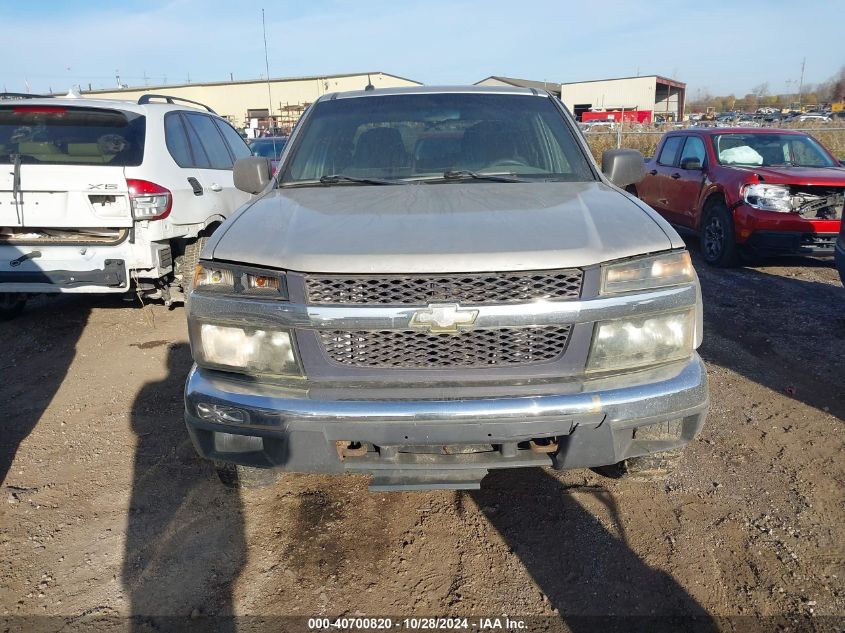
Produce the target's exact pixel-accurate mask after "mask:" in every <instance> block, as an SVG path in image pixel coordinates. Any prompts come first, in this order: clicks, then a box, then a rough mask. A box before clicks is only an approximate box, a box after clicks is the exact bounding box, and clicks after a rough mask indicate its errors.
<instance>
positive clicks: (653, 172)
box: [648, 169, 657, 176]
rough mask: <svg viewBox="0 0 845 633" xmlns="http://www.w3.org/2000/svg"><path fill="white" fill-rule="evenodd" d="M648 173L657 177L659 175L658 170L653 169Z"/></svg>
mask: <svg viewBox="0 0 845 633" xmlns="http://www.w3.org/2000/svg"><path fill="white" fill-rule="evenodd" d="M648 173H650V174H651V175H652V176H656V175H657V170H656V169H652V170H651V171H650V172H648Z"/></svg>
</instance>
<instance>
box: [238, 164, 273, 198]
mask: <svg viewBox="0 0 845 633" xmlns="http://www.w3.org/2000/svg"><path fill="white" fill-rule="evenodd" d="M272 169H273V167H272V164H271V162H270V159H269V158H262V157H260V156H248V157H247V158H241V159H239V160H236V161H235V168H234V173H233V174H232V177H233V179H234V181H235V187H237V188H238V189H240V190H241V191H246V192H247V193H252V194H258V193H261V192H262V191H264V188H265V187H266V186H267V185H268V184H270V180H271V179H272V178H273V171H272Z"/></svg>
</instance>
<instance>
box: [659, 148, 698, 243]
mask: <svg viewBox="0 0 845 633" xmlns="http://www.w3.org/2000/svg"><path fill="white" fill-rule="evenodd" d="M705 161H706V151H705V149H704V141H702V140H701V138H700V137H698V136H687V137H684V146H683V148H682V149H681V154H680V158H679V159H678V167H677V168H676V169H674V170H672V173H671V174H670V175H669V179H670V182H671V184H669V185H668V187H667V191H666V197H667V199H668V203H667V206H668V208H669V209H670V210H671V214H672V217H673V218H674V219H673V220H672V221H673V222H677V223H678V224H679V225H681V226H687V227H690V228H695V210H696V208H697V207H698V198H699V196H700V195H701V186H702V184H703V183H704V173H705V172H704V167H705Z"/></svg>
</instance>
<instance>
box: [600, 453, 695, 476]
mask: <svg viewBox="0 0 845 633" xmlns="http://www.w3.org/2000/svg"><path fill="white" fill-rule="evenodd" d="M682 453H683V449H681V448H676V449H674V450H671V451H663V452H662V453H652V454H651V455H643V456H642V457H631V458H630V459H625V460H622V461H621V462H618V463H616V464H611V465H610V466H600V467H598V468H594V469H593V470H595V471H596V472H597V473H599V474H600V475H604V476H605V477H610V478H611V479H627V480H629V481H660V480H662V479H665V478H666V476H667V475H668V474H669V473H672V472H674V471H675V470H676V469H677V467H678V462H680V460H681V455H682Z"/></svg>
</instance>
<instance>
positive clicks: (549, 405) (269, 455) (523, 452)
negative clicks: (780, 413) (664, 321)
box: [185, 354, 708, 487]
mask: <svg viewBox="0 0 845 633" xmlns="http://www.w3.org/2000/svg"><path fill="white" fill-rule="evenodd" d="M349 395H350V397H351V398H352V397H354V396H355V391H354V389H350V390H349ZM200 403H204V404H207V405H221V406H224V407H233V408H236V409H238V410H240V411H242V412H243V414H244V418H245V420H244V423H242V424H231V423H229V424H221V423H218V422H213V421H210V420H208V419H201V418H200V416H199V415H198V413H197V404H200ZM707 406H708V391H707V374H706V370H705V368H704V365H703V363H702V362H701V360H700V358H699V357H698V355H697V354H694V355H693V357H692V358H691V359H690V360H689V361H686V362H684V363H680V364H675V365H672V366H666V367H663V368H658V369H653V370H649V371H646V372H637V373H635V374H626V375H623V376H615V377H605V378H595V379H592V380H582V381H581V382H579V387H578V390H577V392H574V393H566V394H563V393H561V394H554V393H552V394H548V395H536V396H521V397H492V398H480V399H460V400H398V401H390V400H379V401H360V400H318V399H310V398H308V397H307V394H305V393H304V392H302V391H294V390H290V389H285V388H283V387H278V386H273V385H267V384H261V383H255V382H248V381H245V380H238V379H232V378H229V377H227V376H226V375H224V374H218V373H215V372H209V371H206V370H201V369H198V368H196V367H195V368H194V369H193V370H192V372H191V374H190V376H189V378H188V383H187V385H186V391H185V418H186V422H187V425H188V430H189V432H190V434H191V436H192V439H193V441H194V444H195V446H196V448H197V450H198V451H199V452H200V454H202V455H203V456H205V457H207V458H209V459H214V460H220V461H227V462H233V463H239V464H244V465H250V466H260V467H275V468H281V469H284V470H292V471H300V472H333V473H339V472H344V471H357V472H368V473H381V474H382V475H383V474H384V473H386V472H388V473H389V472H394V473H397V472H401V473H406V474H407V472H409V471H415V472H417V473H418V474H419V475H420V477H419V478H420V481H422V482H423V484H422V487H432V486H428V485H425V477H424V476H423V473H425V472H426V471H435V472H438V473H442V472H443V471H450V470H452V471H460V470H464V471H472V472H474V473H475V474H476V475H478V474H480V477H483V475H484V474H486V472H487V469H491V468H511V467H519V466H528V465H549V466H552V467H554V468H557V469H564V468H576V467H585V466H600V465H607V464H612V463H616V462H618V461H621V460H623V459H626V458H628V457H635V456H638V455H644V454H648V453H653V452H658V451H663V450H669V449H673V448H677V447H680V446H683V445H684V444H685V443H687V442H689V441H690V440H691V439H692V438H693V437H694V436H695V435H696V434H697V433H698V431H699V429H700V428H701V425H702V424H703V422H704V417H705V414H706V411H707ZM667 422H671V423H676V424H675V428H676V429H677V433H676V435H674V436H671V437H660V438H659V439H653V438H654V437H655V435H654V434H648V433H640V435H641V437H646V438H648V439H641V438H638V436H637V430H641V429H643V428H645V427H654V425H660V424H665V423H667ZM215 432H216V433H228V434H232V435H246V436H257V437H261V438H263V447H262V449H261V450H259V451H252V452H238V453H226V452H220V451H218V450H216V448H215V441H214V434H215ZM549 438H555V440H554V441H556V442H557V443H558V445H559V449H558V450H557V451H556V452H554V453H538V452H536V451H532V450H531V449H530V448H529V446H528V443H529V442H530V441H531V440H537V439H540V440H547V439H549ZM339 442H340V443H341V444H343V443H346V442H355V443H356V444H357V443H360V444H361V445H362V446H363V447H365V448H366V449H367V451H366V454H363V455H360V456H357V457H354V458H348V457H346V458H344V456H343V455H342V454H341V453H340V452H339V451H338V443H339ZM482 445H484V446H490V450H487V451H476V452H467V453H460V451H458V453H457V454H455V453H449V452H448V451H446V450H444V451H442V452H438V451H437V450H433V451H429V452H426V451H425V450H422V451H421V450H420V447H454V446H458V447H460V446H482ZM407 447H414V450H413V451H406V450H403V449H404V448H407ZM480 477H478V479H479V480H480ZM434 487H436V486H434ZM449 487H454V486H449Z"/></svg>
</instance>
